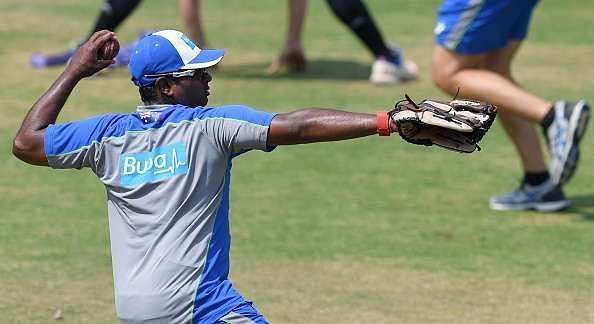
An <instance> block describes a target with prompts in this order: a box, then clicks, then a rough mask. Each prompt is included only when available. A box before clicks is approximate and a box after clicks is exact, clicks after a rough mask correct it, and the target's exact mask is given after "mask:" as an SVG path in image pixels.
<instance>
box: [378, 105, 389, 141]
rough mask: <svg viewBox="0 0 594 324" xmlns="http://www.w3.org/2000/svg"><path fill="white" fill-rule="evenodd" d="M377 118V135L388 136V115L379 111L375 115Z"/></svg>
mask: <svg viewBox="0 0 594 324" xmlns="http://www.w3.org/2000/svg"><path fill="white" fill-rule="evenodd" d="M375 116H376V117H377V133H378V134H379V136H390V119H389V118H388V113H387V112H385V111H380V112H378V113H376V114H375Z"/></svg>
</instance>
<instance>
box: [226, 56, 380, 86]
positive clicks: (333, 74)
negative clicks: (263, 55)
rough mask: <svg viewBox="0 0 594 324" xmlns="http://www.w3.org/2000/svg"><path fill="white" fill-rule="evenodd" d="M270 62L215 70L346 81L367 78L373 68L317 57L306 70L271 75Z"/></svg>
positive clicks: (252, 76)
mask: <svg viewBox="0 0 594 324" xmlns="http://www.w3.org/2000/svg"><path fill="white" fill-rule="evenodd" d="M268 64H270V62H263V63H249V64H241V65H233V66H222V67H221V69H220V70H217V71H215V76H216V75H217V74H218V75H223V76H226V77H236V78H245V79H270V80H283V79H292V80H299V79H303V80H340V81H346V80H367V78H368V77H369V73H370V69H371V67H370V65H368V64H361V63H359V62H355V61H346V60H325V59H317V60H312V61H310V62H309V67H308V69H307V71H305V72H298V73H287V72H283V73H278V74H274V75H270V74H268V73H267V72H266V69H267V68H268Z"/></svg>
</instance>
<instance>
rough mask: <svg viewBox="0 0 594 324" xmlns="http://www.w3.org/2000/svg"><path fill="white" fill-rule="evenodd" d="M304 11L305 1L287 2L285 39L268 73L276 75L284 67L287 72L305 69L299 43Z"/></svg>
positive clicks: (305, 62) (301, 46) (301, 47)
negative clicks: (287, 14)
mask: <svg viewBox="0 0 594 324" xmlns="http://www.w3.org/2000/svg"><path fill="white" fill-rule="evenodd" d="M306 9H307V0H289V23H288V30H287V39H286V41H285V45H284V47H283V49H282V50H281V53H280V54H279V56H278V58H277V59H276V60H275V61H274V62H272V64H270V66H269V67H268V73H271V74H273V73H278V72H280V71H281V70H282V69H283V68H285V67H286V68H287V69H288V71H289V72H300V71H305V70H306V69H307V59H306V58H305V54H304V51H303V45H302V43H301V34H302V31H303V22H304V20H305V11H306Z"/></svg>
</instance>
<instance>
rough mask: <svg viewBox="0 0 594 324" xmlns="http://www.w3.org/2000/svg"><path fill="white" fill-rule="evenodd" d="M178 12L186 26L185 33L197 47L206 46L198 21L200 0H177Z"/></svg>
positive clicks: (200, 24)
mask: <svg viewBox="0 0 594 324" xmlns="http://www.w3.org/2000/svg"><path fill="white" fill-rule="evenodd" d="M179 13H180V15H181V17H182V20H183V21H184V25H185V26H186V34H187V35H188V36H189V37H190V38H191V39H192V41H194V42H195V43H196V44H197V45H198V46H199V47H201V48H205V47H207V46H206V35H205V33H204V30H203V29H202V22H201V21H200V0H179Z"/></svg>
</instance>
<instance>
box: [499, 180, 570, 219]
mask: <svg viewBox="0 0 594 324" xmlns="http://www.w3.org/2000/svg"><path fill="white" fill-rule="evenodd" d="M570 204H571V203H570V202H569V200H568V199H567V198H565V194H564V193H563V190H562V189H561V186H560V185H559V184H555V183H553V182H552V181H551V180H550V179H549V180H547V181H545V182H544V183H543V184H540V185H538V186H531V185H529V184H527V183H524V184H522V185H521V186H520V187H519V188H518V189H516V190H514V191H512V192H510V193H507V194H503V195H501V196H496V197H491V200H490V201H489V207H490V208H491V209H493V210H529V209H532V210H536V211H539V212H554V211H558V210H561V209H564V208H567V207H569V205H570Z"/></svg>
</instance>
